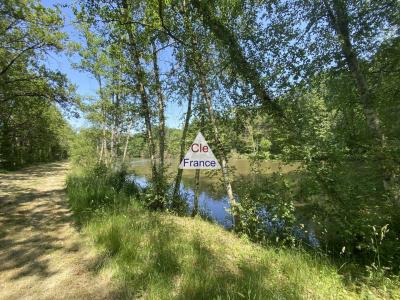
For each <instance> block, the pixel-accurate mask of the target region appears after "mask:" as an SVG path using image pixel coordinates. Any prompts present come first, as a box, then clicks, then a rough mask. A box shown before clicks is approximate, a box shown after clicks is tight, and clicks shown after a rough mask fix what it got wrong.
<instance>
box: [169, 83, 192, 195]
mask: <svg viewBox="0 0 400 300" xmlns="http://www.w3.org/2000/svg"><path fill="white" fill-rule="evenodd" d="M192 102H193V82H192V81H190V82H189V97H188V106H187V110H186V117H185V123H184V125H183V130H182V137H181V144H180V148H181V149H180V155H179V163H180V162H181V161H182V159H183V158H184V157H185V151H186V148H185V146H186V136H187V131H188V129H189V121H190V117H191V115H192ZM182 172H183V170H182V169H179V168H178V172H177V174H176V178H175V185H174V192H173V194H172V198H173V200H174V199H176V198H177V197H178V193H179V187H180V185H181V180H182Z"/></svg>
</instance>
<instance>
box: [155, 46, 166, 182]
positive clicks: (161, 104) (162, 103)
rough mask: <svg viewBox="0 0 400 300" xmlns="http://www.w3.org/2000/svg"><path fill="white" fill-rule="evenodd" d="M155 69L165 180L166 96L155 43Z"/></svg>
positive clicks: (161, 166) (162, 168)
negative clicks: (162, 87) (161, 80)
mask: <svg viewBox="0 0 400 300" xmlns="http://www.w3.org/2000/svg"><path fill="white" fill-rule="evenodd" d="M153 69H154V78H155V84H156V93H157V105H158V119H159V122H160V128H159V131H158V132H159V152H160V165H159V174H158V175H159V176H160V179H163V178H164V156H165V155H164V150H165V114H164V111H165V99H164V94H163V92H162V89H161V82H160V69H159V67H158V58H157V48H156V44H155V42H153Z"/></svg>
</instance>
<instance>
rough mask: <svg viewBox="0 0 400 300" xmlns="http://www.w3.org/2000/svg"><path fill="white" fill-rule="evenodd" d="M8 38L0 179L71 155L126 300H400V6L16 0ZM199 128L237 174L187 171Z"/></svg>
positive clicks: (2, 74)
mask: <svg viewBox="0 0 400 300" xmlns="http://www.w3.org/2000/svg"><path fill="white" fill-rule="evenodd" d="M53 2H54V3H53ZM67 19H68V22H67ZM67 23H69V24H68V25H67ZM67 26H69V27H67ZM70 27H73V28H74V29H73V31H72V30H71V29H68V30H66V28H70ZM0 32H1V34H0V170H1V172H3V171H4V172H11V171H12V170H18V169H21V168H24V167H27V166H32V165H38V164H44V163H49V162H54V161H65V160H68V161H69V162H70V165H71V170H70V172H69V175H68V177H67V179H66V194H67V197H68V201H69V202H68V203H69V204H68V205H69V207H70V209H71V210H72V211H73V213H74V220H75V222H76V224H78V226H79V227H80V228H81V231H82V234H84V235H86V236H89V237H90V239H91V240H92V241H93V244H94V245H95V247H97V249H98V251H100V252H102V253H105V256H106V259H105V261H104V262H103V263H102V266H104V269H105V270H109V269H112V270H113V271H112V272H111V271H110V272H111V274H113V275H112V277H113V278H114V277H115V281H116V282H118V284H119V285H120V286H123V287H124V288H123V292H122V294H119V295H118V296H117V298H129V299H131V298H138V297H139V298H140V297H143V298H146V299H147V298H150V299H172V298H174V299H175V298H177V299H242V298H245V299H347V298H349V299H352V298H354V299H358V298H365V299H395V298H397V297H400V279H399V276H400V217H399V216H400V177H399V175H400V118H399V115H400V84H399V82H400V2H399V1H397V0H383V1H378V0H369V1H367V0H321V1H308V0H290V1H286V0H215V1H209V0H181V1H176V0H169V1H165V0H146V1H138V0H116V1H110V0H104V1H93V0H77V1H73V2H72V1H71V2H69V1H64V2H63V1H39V0H0ZM54 55H56V56H57V55H59V56H60V57H65V58H69V59H70V61H71V63H70V66H69V68H70V69H71V70H74V71H75V72H80V73H81V74H84V76H87V77H90V78H91V80H92V81H93V82H94V83H95V86H94V87H93V86H91V88H93V89H95V93H94V95H93V96H87V95H82V94H80V93H79V91H78V89H77V83H76V81H75V82H74V78H72V77H69V76H68V75H67V74H65V73H63V72H62V71H61V70H59V69H58V68H57V66H53V65H52V64H51V60H50V58H49V57H51V56H54ZM396 82H397V83H396ZM76 120H85V123H84V125H81V126H76V125H74V122H76ZM198 132H201V133H202V134H203V135H204V137H205V138H206V140H207V142H208V144H209V146H210V148H211V149H212V151H213V153H214V154H215V156H216V158H217V159H218V162H219V163H220V165H221V169H219V170H207V171H202V172H200V170H196V171H193V172H188V170H182V169H179V168H178V166H179V163H180V162H181V161H182V160H183V158H184V156H185V154H186V152H187V151H188V149H189V146H190V145H191V143H192V142H193V139H194V138H195V137H196V135H197V133H198ZM142 164H144V166H145V167H143V166H142ZM140 180H145V184H144V185H140V184H139V181H140ZM205 195H206V196H205ZM205 197H209V198H210V199H211V200H209V198H207V199H206V200H204V199H205ZM221 199H222V200H221ZM207 201H208V202H207ZM218 201H223V203H224V205H225V206H224V209H223V212H221V214H223V218H225V219H226V218H228V219H229V220H228V221H226V220H225V221H226V222H225V221H224V222H222V221H221V222H219V221H218V220H217V219H218V218H217V217H215V216H213V212H214V211H213V209H214V210H216V209H215V208H213V207H211V208H210V207H209V208H208V209H207V208H204V207H203V206H202V205H203V204H204V203H209V204H210V203H211V204H213V203H214V202H218ZM221 203H222V202H221ZM211 204H210V205H211ZM214 205H220V206H221V205H222V204H214ZM220 206H218V207H220ZM221 207H222V206H221ZM191 222H192V223H191ZM198 232H201V234H203V235H201V236H200V237H199V236H197V234H200V233H198ZM225 240H226V241H228V240H229V241H230V242H226V243H227V244H228V246H226V247H225V248H224V247H223V246H221V244H220V242H219V241H225ZM223 245H225V244H224V243H223ZM196 255H197V256H196ZM231 256H232V257H231ZM247 256H249V257H253V258H254V259H253V258H246V259H244V257H247ZM229 257H231V258H229ZM249 259H253V260H252V261H250V260H249ZM271 260H272V261H273V262H271ZM256 261H257V263H256ZM267 261H268V262H267ZM210 265H214V266H215V269H213V268H210ZM107 268H108V269H107ZM267 269H268V270H270V269H271V270H272V271H267ZM232 270H234V271H232ZM235 272H236V273H235ZM274 272H275V273H274ZM276 272H277V273H276ZM280 272H281V273H280ZM233 274H235V275H233ZM238 274H239V275H238ZM318 274H319V275H318ZM177 278H178V279H177ZM281 278H284V279H281ZM267 281H269V282H270V283H266V282H267ZM319 282H322V284H319ZM337 297H338V298H337Z"/></svg>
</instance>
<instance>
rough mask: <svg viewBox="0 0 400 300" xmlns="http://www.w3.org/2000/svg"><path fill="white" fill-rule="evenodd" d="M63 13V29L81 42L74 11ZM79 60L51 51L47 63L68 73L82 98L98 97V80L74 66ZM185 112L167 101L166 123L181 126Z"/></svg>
mask: <svg viewBox="0 0 400 300" xmlns="http://www.w3.org/2000/svg"><path fill="white" fill-rule="evenodd" d="M41 2H42V4H43V5H44V6H45V7H53V6H54V5H56V4H60V5H63V6H65V5H66V4H68V5H71V4H72V3H73V2H74V1H68V0H56V1H52V0H42V1H41ZM62 13H63V15H64V18H65V24H64V29H63V31H64V32H66V33H67V34H68V36H69V40H71V41H75V42H79V33H78V31H77V30H76V28H75V27H74V25H73V24H72V23H73V18H74V17H73V13H72V11H71V10H70V9H69V8H68V7H62ZM171 60H172V58H171V57H170V52H169V51H162V52H161V53H160V55H159V64H160V72H163V70H166V68H167V66H168V62H169V61H171ZM78 61H79V56H78V55H72V56H67V55H66V54H65V53H50V54H49V56H48V58H47V60H46V65H47V66H48V67H49V68H51V69H54V70H59V71H61V72H62V73H64V74H66V75H67V77H68V79H69V81H70V82H71V83H73V84H74V85H75V86H76V89H77V93H78V94H79V95H80V96H81V97H82V98H88V97H96V96H97V93H96V91H97V88H98V85H97V82H96V80H95V79H94V78H93V77H92V76H91V75H90V73H88V72H83V71H79V70H76V69H74V68H73V67H72V64H73V63H76V62H78ZM183 114H184V108H183V107H182V106H180V105H178V104H176V103H171V102H169V101H167V106H166V124H167V126H168V127H170V128H180V127H181V123H182V122H183V120H182V116H183ZM67 119H68V122H69V123H70V124H71V125H72V127H73V128H75V129H79V128H80V127H84V126H89V123H88V121H87V120H85V118H84V117H83V116H82V115H81V117H80V118H79V119H76V118H72V117H67Z"/></svg>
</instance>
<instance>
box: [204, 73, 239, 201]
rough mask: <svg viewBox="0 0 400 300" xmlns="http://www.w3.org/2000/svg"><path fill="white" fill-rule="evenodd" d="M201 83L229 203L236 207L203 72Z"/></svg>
mask: <svg viewBox="0 0 400 300" xmlns="http://www.w3.org/2000/svg"><path fill="white" fill-rule="evenodd" d="M199 84H200V90H201V93H202V96H203V99H204V102H205V104H206V107H207V110H208V115H209V117H210V121H211V126H212V129H213V132H214V141H215V144H216V145H217V147H218V149H219V152H220V161H221V168H222V177H223V182H224V186H225V190H226V193H227V195H228V199H229V204H230V206H231V207H232V208H235V207H236V205H237V203H236V200H235V197H234V196H233V191H232V185H231V180H230V178H229V170H228V163H227V158H226V155H225V152H224V148H223V144H222V141H221V137H220V134H219V130H218V126H217V122H216V120H215V116H214V110H213V107H212V100H211V96H210V94H209V92H208V89H207V86H206V81H205V78H204V75H202V72H199Z"/></svg>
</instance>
